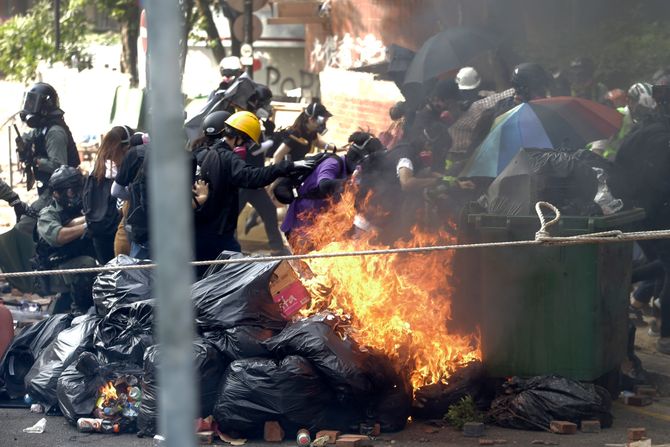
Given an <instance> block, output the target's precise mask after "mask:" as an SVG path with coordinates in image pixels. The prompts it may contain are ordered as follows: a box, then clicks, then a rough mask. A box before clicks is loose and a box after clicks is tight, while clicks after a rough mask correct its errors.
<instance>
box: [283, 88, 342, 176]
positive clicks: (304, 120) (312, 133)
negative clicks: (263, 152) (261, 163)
mask: <svg viewBox="0 0 670 447" xmlns="http://www.w3.org/2000/svg"><path fill="white" fill-rule="evenodd" d="M331 116H333V115H332V113H330V112H329V111H328V110H327V109H326V107H325V106H324V105H323V104H321V102H320V100H319V99H318V98H315V99H314V100H312V102H311V103H310V104H309V105H308V106H307V107H305V110H303V111H302V113H300V115H298V118H296V120H295V122H294V123H293V126H291V127H290V128H289V131H288V136H287V137H286V138H285V139H284V141H283V143H282V144H281V146H279V148H278V149H277V151H276V152H275V154H274V156H273V160H274V163H279V162H280V161H281V160H284V159H285V158H286V156H287V155H288V156H290V159H291V160H293V161H298V160H302V159H304V158H305V155H307V154H308V153H310V152H311V151H312V149H313V148H314V147H317V148H320V149H326V150H328V149H331V148H332V145H331V144H330V143H326V141H325V140H324V139H323V135H324V134H325V133H326V130H327V129H326V123H327V122H328V118H330V117H331Z"/></svg>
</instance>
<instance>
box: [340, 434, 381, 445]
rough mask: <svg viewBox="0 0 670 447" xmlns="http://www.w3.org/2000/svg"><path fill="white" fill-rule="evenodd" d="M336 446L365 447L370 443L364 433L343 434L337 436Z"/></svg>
mask: <svg viewBox="0 0 670 447" xmlns="http://www.w3.org/2000/svg"><path fill="white" fill-rule="evenodd" d="M335 445H336V446H337V447H340V446H342V447H367V446H371V445H372V441H371V440H370V438H369V437H367V436H364V435H354V434H345V435H341V436H339V437H338V438H337V442H335Z"/></svg>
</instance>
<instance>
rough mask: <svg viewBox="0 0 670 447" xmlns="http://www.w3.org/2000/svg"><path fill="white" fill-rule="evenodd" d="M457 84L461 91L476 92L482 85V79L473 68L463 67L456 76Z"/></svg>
mask: <svg viewBox="0 0 670 447" xmlns="http://www.w3.org/2000/svg"><path fill="white" fill-rule="evenodd" d="M456 83H457V84H458V88H459V89H460V90H474V89H476V88H477V87H479V84H481V83H482V78H481V77H480V76H479V73H477V70H475V69H474V68H472V67H463V68H461V69H460V70H459V71H458V74H457V75H456Z"/></svg>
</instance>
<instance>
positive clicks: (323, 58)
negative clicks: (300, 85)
mask: <svg viewBox="0 0 670 447" xmlns="http://www.w3.org/2000/svg"><path fill="white" fill-rule="evenodd" d="M385 59H386V46H385V45H384V43H383V42H382V41H381V40H379V39H378V38H377V37H375V36H374V35H372V34H368V35H367V36H365V37H352V36H351V34H349V33H346V34H345V35H344V36H342V37H340V36H328V37H327V38H326V39H325V40H324V41H321V40H320V39H315V40H314V44H313V46H312V52H311V54H310V60H309V64H310V67H309V68H310V70H311V71H319V70H321V69H322V68H325V67H331V68H343V69H350V68H356V67H361V66H363V65H370V64H377V63H380V62H384V60H385Z"/></svg>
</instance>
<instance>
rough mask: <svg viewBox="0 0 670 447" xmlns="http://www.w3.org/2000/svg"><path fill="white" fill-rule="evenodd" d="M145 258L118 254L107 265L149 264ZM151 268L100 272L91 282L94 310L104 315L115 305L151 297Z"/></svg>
mask: <svg viewBox="0 0 670 447" xmlns="http://www.w3.org/2000/svg"><path fill="white" fill-rule="evenodd" d="M150 262H151V261H149V260H147V259H135V258H131V257H130V256H126V255H119V256H117V257H116V258H114V259H112V260H111V261H109V262H108V263H107V264H106V265H107V266H115V267H116V266H127V265H139V264H149V263H150ZM151 275H152V271H151V270H148V269H146V270H114V271H109V272H102V273H100V274H98V276H96V277H95V281H94V282H93V301H94V302H95V311H96V312H97V313H98V315H100V316H103V317H104V316H105V315H107V313H109V311H110V310H111V309H112V308H113V307H114V306H116V305H119V304H130V303H134V302H136V301H144V300H148V299H149V298H151Z"/></svg>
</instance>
